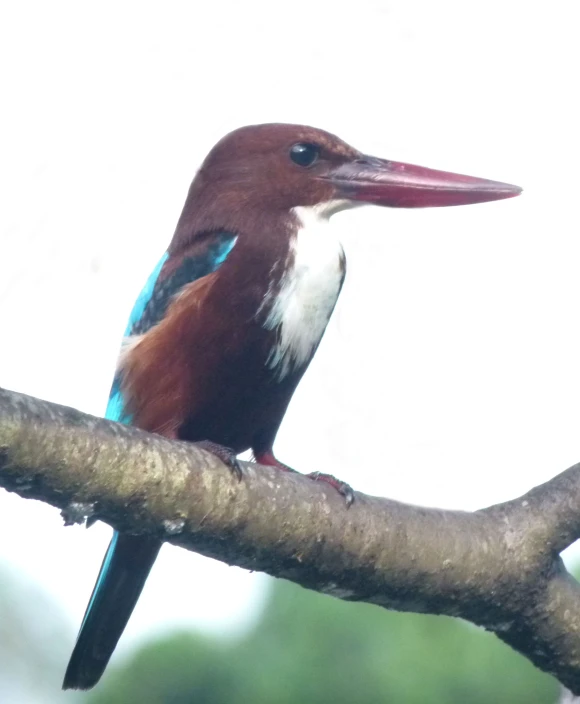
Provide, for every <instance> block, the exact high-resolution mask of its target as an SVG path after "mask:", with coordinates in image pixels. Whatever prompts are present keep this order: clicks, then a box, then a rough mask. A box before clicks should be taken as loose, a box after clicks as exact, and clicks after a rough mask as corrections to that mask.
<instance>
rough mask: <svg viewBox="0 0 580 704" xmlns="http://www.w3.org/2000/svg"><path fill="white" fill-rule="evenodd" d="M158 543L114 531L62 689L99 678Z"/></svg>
mask: <svg viewBox="0 0 580 704" xmlns="http://www.w3.org/2000/svg"><path fill="white" fill-rule="evenodd" d="M161 545H162V543H161V541H159V540H157V539H156V538H151V537H148V536H135V535H127V534H124V533H117V532H115V534H114V535H113V539H112V540H111V543H110V545H109V548H108V550H107V553H106V554H105V559H104V560H103V564H102V566H101V570H100V572H99V576H98V578H97V582H96V584H95V587H94V589H93V593H92V595H91V599H90V601H89V605H88V606H87V610H86V613H85V616H84V618H83V622H82V625H81V629H80V631H79V635H78V638H77V642H76V645H75V647H74V650H73V653H72V655H71V659H70V662H69V664H68V667H67V670H66V674H65V677H64V682H63V689H90V688H91V687H92V686H93V685H95V684H96V683H97V682H98V681H99V678H100V677H101V675H102V674H103V672H104V671H105V668H106V666H107V663H108V662H109V658H110V657H111V655H112V654H113V650H114V649H115V646H116V645H117V642H118V640H119V638H120V637H121V634H122V633H123V630H124V629H125V626H126V625H127V622H128V620H129V618H130V616H131V613H132V612H133V609H134V608H135V604H136V603H137V600H138V599H139V595H140V594H141V590H142V589H143V585H144V584H145V581H146V579H147V576H148V575H149V571H150V570H151V567H153V563H154V562H155V559H156V557H157V554H158V552H159V549H160V547H161Z"/></svg>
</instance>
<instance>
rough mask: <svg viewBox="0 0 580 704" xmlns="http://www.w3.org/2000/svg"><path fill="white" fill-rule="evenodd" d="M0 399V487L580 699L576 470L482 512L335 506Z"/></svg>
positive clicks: (327, 494) (186, 449) (78, 416)
mask: <svg viewBox="0 0 580 704" xmlns="http://www.w3.org/2000/svg"><path fill="white" fill-rule="evenodd" d="M243 468H244V479H243V481H241V482H238V481H236V479H235V478H234V477H233V476H232V475H231V473H230V471H229V470H228V469H227V468H226V467H225V466H224V465H222V464H221V463H220V462H219V461H218V460H217V459H216V458H214V457H213V456H212V455H208V454H207V453H205V452H203V451H202V450H200V449H198V448H197V447H195V446H194V445H191V444H187V443H181V442H172V441H169V440H165V439H164V438H161V437H158V436H154V435H150V434H147V433H144V432H142V431H139V430H136V429H133V428H129V427H126V426H121V425H119V424H117V423H112V422H110V421H106V420H103V419H100V418H94V417H92V416H88V415H85V414H83V413H80V412H78V411H76V410H73V409H70V408H66V407H63V406H57V405H55V404H51V403H47V402H45V401H40V400H38V399H34V398H32V397H29V396H24V395H22V394H17V393H12V392H8V391H2V390H0V486H3V487H5V488H6V489H8V490H10V491H15V492H17V493H18V494H20V495H21V496H24V497H28V498H34V499H41V500H43V501H47V502H49V503H51V504H53V505H54V506H57V507H59V508H60V509H62V510H63V514H64V515H65V518H67V519H68V520H69V521H73V520H79V519H81V518H82V517H84V516H87V515H94V516H98V518H100V519H102V520H104V521H106V522H107V523H110V524H111V525H112V526H113V527H115V528H117V529H120V530H124V531H131V532H135V533H144V532H146V533H152V534H155V535H158V536H160V537H162V538H164V539H165V540H168V541H170V542H172V543H175V544H176V545H180V546H182V547H184V548H187V549H190V550H195V551H197V552H200V553H202V554H204V555H208V556H210V557H214V558H217V559H219V560H223V561H224V562H227V563H229V564H235V565H239V566H241V567H245V568H248V569H252V570H262V571H264V572H267V573H269V574H271V575H274V576H276V577H284V578H286V579H290V580H292V581H294V582H297V583H298V584H301V585H303V586H305V587H309V588H311V589H315V590H317V591H320V592H324V593H327V594H333V595H335V596H337V597H340V598H342V599H348V600H352V601H368V602H371V603H374V604H379V605H381V606H385V607H387V608H394V609H399V610H403V611H419V612H429V613H435V614H448V615H451V616H461V617H463V618H466V619H469V620H471V621H473V622H474V623H476V624H479V625H481V626H484V627H485V628H487V629H489V630H492V631H494V632H495V633H497V635H498V636H499V637H500V638H501V639H502V640H504V641H505V642H506V643H508V644H510V645H511V646H513V647H514V648H516V649H517V650H519V651H520V652H521V653H523V654H524V655H526V656H527V657H528V658H529V659H530V660H531V661H532V662H534V663H535V664H536V665H537V666H538V667H540V668H541V669H542V670H545V671H546V672H550V673H552V674H554V675H555V676H556V677H557V678H558V679H559V680H560V681H561V682H562V683H563V684H565V685H566V686H567V687H568V688H569V689H570V690H572V691H573V692H575V693H577V694H580V587H579V585H578V583H577V582H576V581H575V580H574V579H573V578H572V577H571V576H570V575H569V574H568V573H567V572H566V570H565V569H564V567H563V564H562V562H561V560H560V558H559V556H558V551H559V550H561V549H563V548H564V547H566V546H567V545H569V544H570V543H571V542H572V541H573V540H575V539H577V538H578V537H579V535H580V465H576V466H574V467H572V468H570V469H568V470H567V471H566V472H563V473H562V474H560V475H559V476H557V477H555V478H554V479H553V480H551V481H549V482H547V483H546V484H543V485H542V486H539V487H536V488H535V489H533V490H532V491H530V492H529V493H528V494H526V495H525V496H523V497H521V498H519V499H516V500H514V501H510V502H507V503H504V504H500V505H497V506H492V507H490V508H487V509H483V510H481V511H477V512H475V513H465V512H461V511H442V510H437V509H427V508H421V507H417V506H409V505H406V504H401V503H398V502H396V501H390V500H388V499H379V498H376V497H371V496H366V495H364V494H360V493H358V494H357V496H356V501H355V503H354V505H353V506H352V507H351V508H350V509H349V510H348V511H347V509H346V508H345V505H344V502H343V501H342V499H341V497H340V496H339V495H338V494H337V493H336V492H333V491H332V490H328V488H327V487H326V486H324V485H322V484H319V483H314V482H312V481H311V480H308V479H306V478H304V477H302V476H301V475H294V474H290V473H286V472H280V471H279V470H276V469H273V468H269V467H262V466H257V465H253V464H249V463H246V464H243Z"/></svg>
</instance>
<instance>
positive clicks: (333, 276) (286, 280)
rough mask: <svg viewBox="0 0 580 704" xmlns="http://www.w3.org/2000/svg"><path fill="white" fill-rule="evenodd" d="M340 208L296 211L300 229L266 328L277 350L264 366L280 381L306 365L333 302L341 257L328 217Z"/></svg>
mask: <svg viewBox="0 0 580 704" xmlns="http://www.w3.org/2000/svg"><path fill="white" fill-rule="evenodd" d="M340 206H341V204H340V203H324V204H322V205H320V206H314V207H300V208H295V209H294V214H295V215H296V216H297V217H298V219H299V221H300V223H301V227H300V228H299V230H298V232H297V234H296V237H295V239H294V242H293V243H292V245H291V247H292V249H293V251H292V254H293V260H294V261H293V263H292V265H291V267H290V269H289V270H288V271H287V272H286V273H285V274H284V277H283V279H282V281H281V287H280V290H279V292H278V294H277V295H276V297H275V299H274V301H273V302H272V300H271V296H272V294H269V295H267V296H266V299H265V300H264V304H267V305H271V308H270V312H269V314H268V317H267V318H266V322H265V324H264V326H265V327H266V328H267V329H268V330H276V331H277V337H276V345H275V347H274V348H273V349H272V351H271V353H270V356H269V357H268V360H267V364H268V367H270V369H272V370H275V372H276V377H277V378H278V379H280V380H281V379H283V378H284V377H285V376H287V375H288V374H289V373H290V372H292V371H294V370H295V369H297V368H299V367H301V366H304V365H305V364H308V362H309V361H310V359H311V357H312V355H313V354H314V351H315V349H316V346H317V345H318V343H319V342H320V340H321V338H322V335H323V334H324V330H325V329H326V325H327V323H328V320H329V318H330V315H331V313H332V310H333V308H334V305H335V303H336V301H337V298H338V294H339V293H340V287H341V284H342V278H343V260H344V253H343V249H342V246H341V244H340V242H339V241H338V239H337V238H336V237H335V236H333V234H332V229H331V228H330V227H329V223H328V218H329V217H330V215H331V214H332V213H333V212H335V211H336V210H337V209H339V208H340Z"/></svg>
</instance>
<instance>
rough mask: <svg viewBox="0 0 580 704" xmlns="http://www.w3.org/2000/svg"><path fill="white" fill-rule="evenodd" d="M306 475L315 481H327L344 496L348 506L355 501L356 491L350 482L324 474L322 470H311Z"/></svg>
mask: <svg viewBox="0 0 580 704" xmlns="http://www.w3.org/2000/svg"><path fill="white" fill-rule="evenodd" d="M306 476H307V477H309V478H310V479H314V481H315V482H326V483H327V484H330V486H331V487H332V488H333V489H336V491H338V493H339V494H341V495H342V496H344V500H345V501H346V507H347V508H350V506H351V505H352V503H353V501H354V491H353V490H352V488H351V486H350V485H349V484H347V483H346V482H343V481H341V480H340V479H337V478H336V477H333V476H332V474H323V473H322V472H310V474H307V475H306Z"/></svg>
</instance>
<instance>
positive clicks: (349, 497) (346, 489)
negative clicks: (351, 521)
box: [254, 449, 354, 508]
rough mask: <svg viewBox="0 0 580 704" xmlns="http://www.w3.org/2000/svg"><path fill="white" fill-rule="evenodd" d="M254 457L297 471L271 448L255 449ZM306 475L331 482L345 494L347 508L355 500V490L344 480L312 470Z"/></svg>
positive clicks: (259, 460) (333, 486)
mask: <svg viewBox="0 0 580 704" xmlns="http://www.w3.org/2000/svg"><path fill="white" fill-rule="evenodd" d="M254 459H255V460H256V462H257V463H258V464H265V465H267V466H268V467H277V468H278V469H281V470H282V471H283V472H295V471H296V470H295V469H292V467H289V466H288V465H287V464H284V463H283V462H280V461H279V460H277V459H276V457H275V456H274V453H273V452H272V450H271V449H270V450H263V451H261V452H256V451H255V450H254ZM306 476H307V477H308V478H309V479H313V480H314V481H316V482H326V483H327V484H330V486H331V487H332V488H333V489H336V491H338V493H339V494H341V495H342V496H344V500H345V501H346V507H347V508H348V507H349V506H350V505H351V504H352V502H353V501H354V491H353V490H352V489H351V487H350V486H349V485H348V484H347V483H346V482H343V481H341V480H340V479H337V478H336V477H333V476H332V474H323V473H322V472H311V473H310V474H307V475H306Z"/></svg>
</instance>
